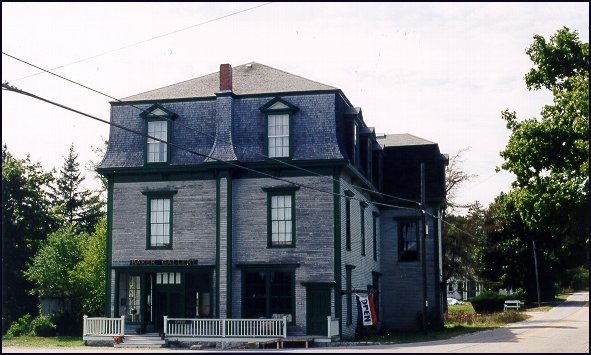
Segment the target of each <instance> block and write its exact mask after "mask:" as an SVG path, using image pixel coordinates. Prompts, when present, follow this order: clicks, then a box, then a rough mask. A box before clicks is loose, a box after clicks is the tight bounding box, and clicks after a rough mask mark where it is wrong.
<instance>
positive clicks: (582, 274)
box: [563, 266, 589, 291]
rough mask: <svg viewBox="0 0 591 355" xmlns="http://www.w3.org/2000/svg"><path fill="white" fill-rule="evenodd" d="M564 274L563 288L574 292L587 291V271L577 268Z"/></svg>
mask: <svg viewBox="0 0 591 355" xmlns="http://www.w3.org/2000/svg"><path fill="white" fill-rule="evenodd" d="M565 274H566V281H565V282H564V283H563V287H565V288H567V287H570V288H572V289H573V290H574V291H579V290H588V289H589V269H586V268H585V267H584V266H579V267H577V268H574V269H568V270H566V272H565Z"/></svg>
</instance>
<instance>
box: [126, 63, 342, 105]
mask: <svg viewBox="0 0 591 355" xmlns="http://www.w3.org/2000/svg"><path fill="white" fill-rule="evenodd" d="M219 89H220V74H219V71H218V72H215V73H211V74H207V75H204V76H201V77H198V78H195V79H190V80H187V81H183V82H180V83H177V84H172V85H169V86H165V87H162V88H159V89H155V90H151V91H146V92H144V93H141V94H137V95H132V96H129V97H126V98H124V99H121V100H122V101H150V100H170V99H189V98H205V97H215V93H216V92H219V91H220V90H219ZM336 90H338V89H337V88H335V87H333V86H330V85H325V84H321V83H319V82H316V81H313V80H309V79H306V78H302V77H301V76H297V75H294V74H290V73H287V72H284V71H282V70H279V69H275V68H272V67H270V66H267V65H264V64H260V63H256V62H251V63H247V64H243V65H240V66H237V67H234V68H232V92H233V93H234V94H236V95H256V94H268V93H287V92H305V91H336Z"/></svg>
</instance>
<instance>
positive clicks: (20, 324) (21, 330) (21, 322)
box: [6, 313, 32, 337]
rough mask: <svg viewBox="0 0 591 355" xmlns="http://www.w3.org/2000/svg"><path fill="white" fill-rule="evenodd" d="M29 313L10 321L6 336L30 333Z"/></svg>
mask: <svg viewBox="0 0 591 355" xmlns="http://www.w3.org/2000/svg"><path fill="white" fill-rule="evenodd" d="M31 334H32V329H31V315H30V314H28V313H27V314H25V315H24V316H22V317H20V318H19V319H17V320H15V321H14V322H12V324H11V325H10V327H9V328H8V330H7V331H6V336H7V337H19V336H22V335H31Z"/></svg>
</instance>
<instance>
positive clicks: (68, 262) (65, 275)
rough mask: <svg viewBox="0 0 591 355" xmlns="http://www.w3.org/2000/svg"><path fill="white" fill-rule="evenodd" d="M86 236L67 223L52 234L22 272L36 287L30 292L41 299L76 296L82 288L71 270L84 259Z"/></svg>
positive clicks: (72, 297)
mask: <svg viewBox="0 0 591 355" xmlns="http://www.w3.org/2000/svg"><path fill="white" fill-rule="evenodd" d="M87 238H88V236H86V235H84V234H78V233H77V232H76V230H75V228H74V227H73V226H71V225H67V224H66V225H65V226H63V227H61V228H60V229H58V230H57V231H55V232H53V233H51V234H49V236H48V237H47V240H46V241H44V242H43V243H42V245H41V247H40V248H39V251H38V252H37V253H36V254H35V256H34V257H33V258H32V260H31V262H30V263H29V264H28V265H27V269H26V270H25V271H24V272H23V273H24V275H25V277H26V278H27V279H28V280H29V281H31V282H33V283H34V284H35V286H36V287H35V288H34V289H33V290H32V291H31V293H32V294H34V295H36V296H39V297H41V298H43V297H56V298H61V299H74V298H76V297H77V296H78V292H77V290H79V288H78V285H76V283H75V282H73V280H72V278H71V277H70V273H71V271H72V270H73V269H74V268H75V267H76V265H78V263H79V262H80V261H82V249H83V248H82V240H83V239H87Z"/></svg>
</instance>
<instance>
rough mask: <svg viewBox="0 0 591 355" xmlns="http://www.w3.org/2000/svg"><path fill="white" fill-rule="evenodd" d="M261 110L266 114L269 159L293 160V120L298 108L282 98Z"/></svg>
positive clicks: (275, 99)
mask: <svg viewBox="0 0 591 355" xmlns="http://www.w3.org/2000/svg"><path fill="white" fill-rule="evenodd" d="M260 110H261V111H262V112H263V113H264V114H265V118H266V120H265V121H266V127H267V139H266V153H267V156H268V157H269V158H291V157H292V152H293V147H292V145H293V134H292V125H293V122H292V118H293V114H294V113H295V112H296V111H297V110H298V108H297V107H295V106H293V105H292V104H290V103H288V102H287V101H284V100H282V99H280V98H278V97H277V98H274V99H273V100H271V101H270V102H268V103H267V104H265V105H264V106H262V107H261V108H260Z"/></svg>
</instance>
